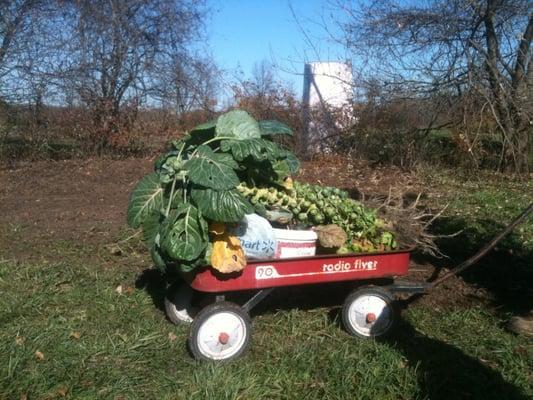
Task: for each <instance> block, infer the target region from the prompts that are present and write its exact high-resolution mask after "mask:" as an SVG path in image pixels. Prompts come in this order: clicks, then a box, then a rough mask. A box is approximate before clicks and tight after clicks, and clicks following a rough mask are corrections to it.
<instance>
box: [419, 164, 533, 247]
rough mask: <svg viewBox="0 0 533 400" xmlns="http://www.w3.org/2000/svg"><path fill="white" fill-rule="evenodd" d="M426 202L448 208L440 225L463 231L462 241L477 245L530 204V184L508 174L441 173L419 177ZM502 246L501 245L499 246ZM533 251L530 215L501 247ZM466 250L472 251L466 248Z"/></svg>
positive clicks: (532, 189) (532, 184)
mask: <svg viewBox="0 0 533 400" xmlns="http://www.w3.org/2000/svg"><path fill="white" fill-rule="evenodd" d="M422 176H423V179H424V180H425V182H426V183H427V184H428V186H427V190H428V197H429V198H428V200H429V202H430V203H431V204H433V205H434V206H435V207H443V206H445V205H447V206H448V208H447V210H446V212H445V213H444V215H443V216H444V218H443V219H442V221H441V222H443V223H445V224H448V225H449V226H448V227H444V228H446V229H448V231H451V230H452V229H454V228H456V229H457V228H458V229H464V230H465V234H464V235H463V236H462V237H461V241H462V242H463V243H465V240H466V244H467V245H470V244H472V245H474V246H477V245H478V244H479V243H480V242H483V241H486V240H488V239H489V238H492V237H493V236H494V235H495V234H496V233H499V231H500V230H502V229H503V227H504V226H505V225H507V224H508V223H509V222H511V221H512V220H513V219H514V218H515V217H517V216H518V215H519V214H520V213H521V212H522V211H523V210H524V209H525V208H526V207H527V206H528V205H529V204H531V202H533V181H532V180H531V179H529V180H527V179H519V178H513V177H511V176H509V175H503V174H498V173H491V172H483V171H476V173H475V174H471V173H470V172H468V171H463V172H461V171H457V170H445V169H443V170H440V171H439V173H434V172H431V173H430V174H427V173H425V174H422ZM500 247H502V246H500ZM517 247H518V248H519V249H522V250H525V251H527V252H530V251H533V216H531V215H530V217H529V218H528V220H526V221H525V223H523V224H521V225H520V226H518V227H517V228H516V230H515V231H514V234H513V236H512V237H511V240H509V239H508V240H507V242H505V243H504V246H503V248H513V249H514V250H516V249H517ZM467 250H468V251H470V250H472V248H468V249H467Z"/></svg>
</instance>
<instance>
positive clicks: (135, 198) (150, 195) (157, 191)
mask: <svg viewBox="0 0 533 400" xmlns="http://www.w3.org/2000/svg"><path fill="white" fill-rule="evenodd" d="M162 204H163V188H162V187H161V184H160V183H159V176H158V174H155V173H152V174H149V175H146V176H145V177H144V178H143V179H141V181H140V182H139V183H138V184H137V186H136V187H135V189H133V191H132V192H131V195H130V200H129V204H128V212H127V218H128V225H129V226H131V227H132V228H138V227H140V226H141V224H142V223H143V222H144V220H145V218H146V217H147V216H148V215H149V214H150V213H151V212H152V211H153V210H159V209H160V208H161V206H162Z"/></svg>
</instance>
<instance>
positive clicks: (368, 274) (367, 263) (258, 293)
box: [165, 203, 533, 360]
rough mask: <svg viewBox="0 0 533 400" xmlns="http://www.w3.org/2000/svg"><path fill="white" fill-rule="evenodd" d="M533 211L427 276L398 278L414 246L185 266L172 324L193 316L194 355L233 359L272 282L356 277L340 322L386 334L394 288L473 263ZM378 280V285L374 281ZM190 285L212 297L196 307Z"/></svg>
mask: <svg viewBox="0 0 533 400" xmlns="http://www.w3.org/2000/svg"><path fill="white" fill-rule="evenodd" d="M531 213H533V203H532V204H530V205H529V207H528V208H526V209H525V210H524V211H523V212H522V213H521V214H520V215H519V216H518V217H517V218H515V219H514V220H513V221H512V222H511V223H510V224H509V225H508V226H507V227H506V228H505V229H504V230H502V232H500V233H499V234H498V235H496V236H495V237H494V238H493V239H492V240H491V241H490V242H489V243H487V244H486V245H485V246H484V247H483V248H482V249H480V250H479V251H478V252H477V253H476V254H474V255H473V256H472V257H470V258H469V259H467V260H465V261H463V262H462V263H461V264H459V265H458V266H456V267H455V268H453V269H451V270H450V271H448V272H447V273H446V274H444V275H443V276H441V277H440V278H438V279H435V280H433V281H432V282H403V283H401V282H400V281H397V280H395V278H396V277H398V276H402V275H406V274H407V271H408V267H409V257H410V253H411V251H412V250H413V249H406V250H401V251H392V252H386V253H366V254H346V255H342V256H339V255H321V256H313V257H303V258H292V259H276V260H263V261H254V262H250V263H249V264H248V265H247V266H246V268H244V269H243V270H242V271H240V272H239V273H235V274H218V273H217V272H216V271H214V270H213V269H212V268H209V267H205V268H203V269H200V270H197V271H194V272H192V273H189V274H184V275H183V278H184V281H185V282H182V283H181V284H180V285H179V286H178V287H177V290H171V291H170V292H169V296H167V297H166V298H165V309H166V313H167V316H168V318H169V319H170V320H171V321H172V322H174V323H176V324H178V323H184V322H188V323H190V322H192V325H191V330H190V336H189V345H190V349H191V351H192V353H193V355H194V356H195V357H196V358H199V359H208V360H230V359H233V358H236V357H238V356H240V355H241V354H242V353H243V352H244V351H245V350H246V349H247V348H248V347H249V344H250V332H251V325H250V317H249V316H248V312H249V311H250V310H251V309H252V308H253V307H255V306H256V305H257V304H258V303H259V302H260V301H261V300H263V299H264V298H265V297H266V296H268V295H269V294H270V293H271V292H272V290H274V289H275V288H276V287H280V286H296V285H307V284H313V283H325V282H340V281H360V283H361V284H360V285H358V287H357V288H356V289H354V290H353V291H352V292H351V293H350V294H349V295H348V296H347V297H346V300H345V301H344V305H343V307H342V321H343V323H344V326H345V327H346V329H347V330H348V332H349V333H351V334H352V335H355V336H360V337H378V336H383V335H385V334H387V333H389V332H390V331H391V330H392V328H393V326H394V323H395V322H396V320H397V310H396V307H395V302H394V295H395V294H396V293H399V292H400V293H401V292H403V293H411V294H418V293H420V294H423V293H427V292H428V291H429V290H431V289H432V288H434V287H436V286H437V285H439V284H441V283H442V282H444V281H445V280H447V279H448V278H450V277H452V276H454V275H457V274H459V273H460V272H462V271H464V270H465V269H467V268H469V267H470V266H472V265H474V264H475V263H476V262H477V261H479V259H481V258H482V257H483V256H484V255H486V254H487V253H488V252H489V251H490V250H491V249H493V248H494V247H495V246H496V245H497V244H498V243H499V242H500V241H501V240H502V239H503V238H504V237H505V236H506V235H508V234H509V233H510V232H511V231H512V230H513V229H514V228H515V227H516V226H517V225H519V224H521V223H522V222H524V221H525V220H526V218H527V217H528V216H529V215H530V214H531ZM377 282H379V283H380V285H376V283H377ZM369 283H373V284H372V285H369ZM174 289H176V287H175V288H174ZM193 289H194V291H193ZM245 290H255V294H254V295H253V296H252V297H251V298H250V299H248V300H247V301H246V302H245V303H244V304H243V305H237V304H235V303H230V302H227V301H225V294H226V293H229V292H235V291H245ZM194 292H196V293H214V294H215V295H216V296H215V301H214V302H213V303H211V304H208V305H207V306H205V307H203V308H201V309H200V310H199V312H198V313H194V311H193V309H192V307H191V299H192V295H193V293H194ZM193 317H194V318H193Z"/></svg>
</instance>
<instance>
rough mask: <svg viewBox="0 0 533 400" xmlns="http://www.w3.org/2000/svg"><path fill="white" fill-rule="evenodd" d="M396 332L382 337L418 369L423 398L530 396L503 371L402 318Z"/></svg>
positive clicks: (505, 397) (506, 397)
mask: <svg viewBox="0 0 533 400" xmlns="http://www.w3.org/2000/svg"><path fill="white" fill-rule="evenodd" d="M396 332H397V333H396V334H395V335H394V336H393V337H392V338H389V339H380V342H383V343H386V344H388V345H390V346H392V347H393V348H395V349H397V350H399V351H400V352H402V353H403V355H404V356H405V357H406V358H407V360H408V363H409V365H411V366H412V367H413V368H415V369H416V373H417V376H418V380H419V385H420V387H421V388H422V391H423V396H422V397H423V398H428V399H432V400H440V399H442V400H444V399H446V400H448V399H498V400H499V399H517V400H518V399H520V400H522V399H523V400H526V399H528V398H529V397H528V396H527V394H526V393H524V392H523V391H522V390H521V389H519V388H517V387H516V386H514V385H512V384H511V383H509V382H506V381H505V380H504V379H503V377H502V376H501V374H500V373H499V372H497V371H496V370H494V369H492V368H491V367H489V366H487V365H485V364H483V363H482V362H481V361H480V360H478V359H476V358H473V357H471V356H469V355H467V354H465V353H464V352H463V351H461V350H460V349H458V348H457V347H455V346H452V345H450V344H447V343H444V342H442V341H439V340H436V339H433V338H430V337H427V336H424V335H422V334H420V333H419V332H417V331H416V329H415V328H414V327H413V326H412V325H411V324H410V323H409V322H407V321H406V320H404V319H400V321H399V324H398V329H397V331H396Z"/></svg>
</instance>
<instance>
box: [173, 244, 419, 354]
mask: <svg viewBox="0 0 533 400" xmlns="http://www.w3.org/2000/svg"><path fill="white" fill-rule="evenodd" d="M411 250H412V249H407V250H402V251H392V252H385V253H363V254H346V255H337V254H335V255H318V256H310V257H299V258H284V259H272V260H262V261H251V262H249V263H248V264H247V266H246V267H245V268H244V269H243V270H242V271H240V272H238V273H232V274H221V273H219V272H217V271H216V270H214V269H213V268H211V267H204V268H202V269H200V270H198V271H193V272H191V273H186V274H182V277H183V280H184V282H182V283H181V284H180V285H179V286H178V287H177V288H175V290H174V291H173V293H171V294H170V296H168V297H167V298H166V299H165V310H166V314H167V316H168V318H169V319H170V320H171V321H172V322H174V323H176V324H178V323H184V322H185V323H190V322H192V325H191V329H190V336H189V345H190V349H191V352H192V353H193V355H194V356H195V357H196V358H199V359H211V360H229V359H233V358H236V357H238V356H240V355H241V354H242V353H243V352H244V351H245V350H246V349H247V348H248V346H249V343H250V334H251V326H250V318H249V315H248V313H249V311H250V310H251V309H252V308H253V307H255V306H256V305H257V304H258V303H259V302H260V301H261V300H263V299H264V298H266V297H267V296H268V295H269V294H270V293H271V292H272V290H274V289H275V288H276V287H287V286H299V285H308V284H317V283H327V282H341V281H361V283H362V285H359V286H358V288H357V289H355V290H353V291H352V292H351V293H350V294H349V295H348V296H347V297H346V300H345V302H344V306H343V308H342V320H343V323H344V326H345V327H346V329H347V330H348V332H349V333H351V334H352V335H355V336H360V337H378V336H383V335H385V334H387V333H388V332H390V331H391V330H392V328H393V326H394V324H395V322H396V319H397V312H396V307H395V304H394V297H393V294H394V293H395V292H398V291H404V292H405V291H408V292H416V291H423V286H421V285H417V286H414V285H402V284H399V283H394V278H396V277H399V276H402V275H406V274H407V272H408V267H409V258H410V253H411ZM384 278H385V279H384ZM376 280H379V281H380V282H383V281H385V282H388V283H389V284H388V285H386V286H376V285H368V283H369V282H375V281H376ZM365 282H366V283H367V284H365ZM193 290H194V291H196V292H201V293H211V294H214V295H215V296H214V297H215V301H214V302H213V303H211V304H208V305H207V306H205V307H203V308H201V309H200V310H199V312H198V313H197V314H196V315H194V318H192V316H193V314H194V312H193V311H192V307H191V299H192V294H193ZM237 291H255V293H254V294H253V295H252V296H251V298H249V300H248V301H246V302H245V303H244V304H243V305H238V304H236V303H231V302H228V301H226V299H225V294H227V293H230V292H237Z"/></svg>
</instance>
